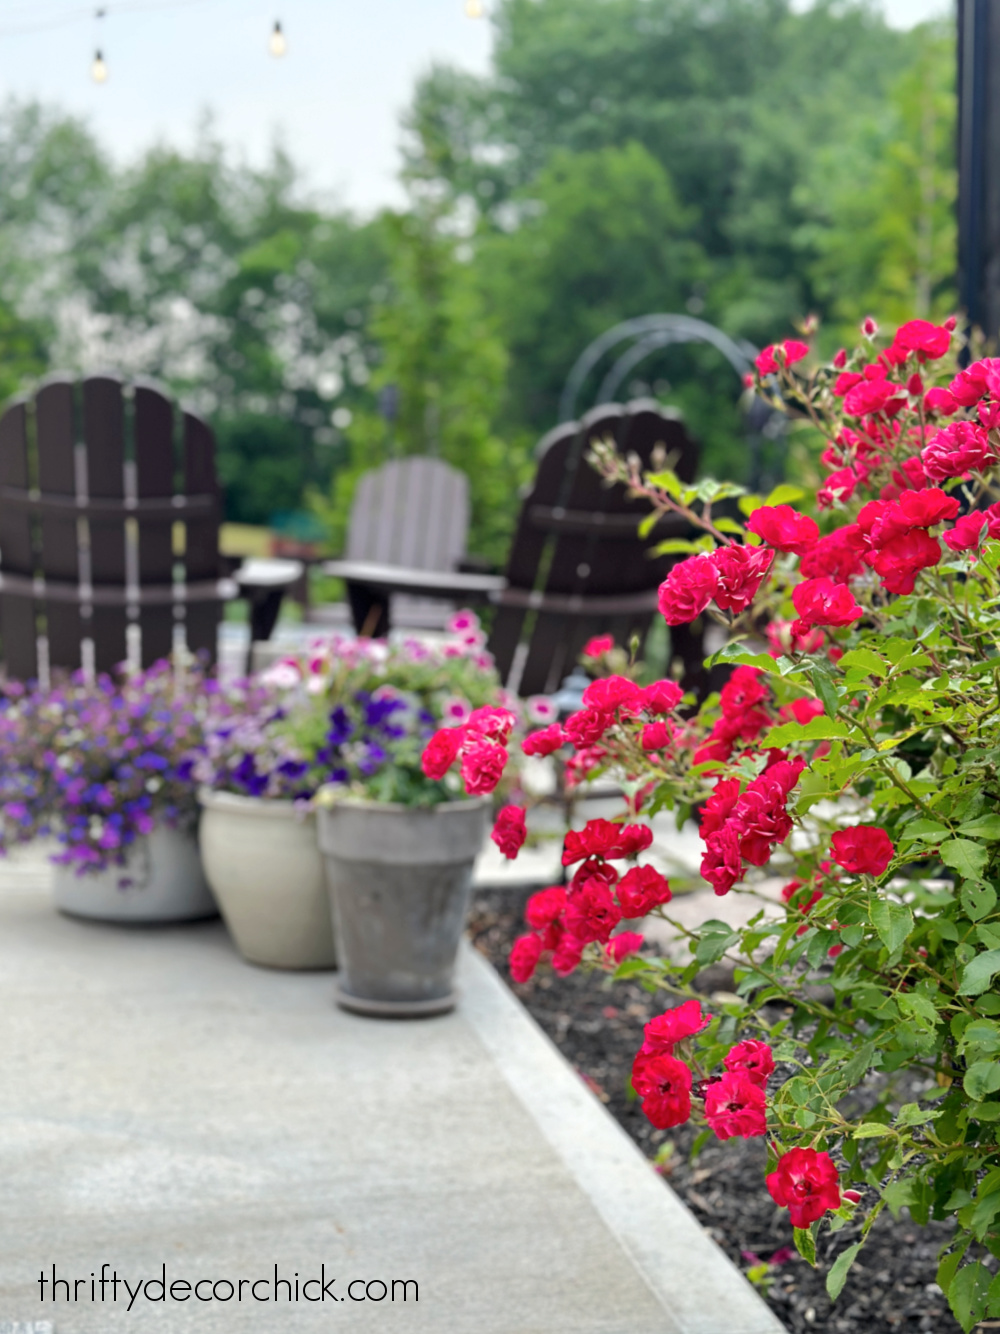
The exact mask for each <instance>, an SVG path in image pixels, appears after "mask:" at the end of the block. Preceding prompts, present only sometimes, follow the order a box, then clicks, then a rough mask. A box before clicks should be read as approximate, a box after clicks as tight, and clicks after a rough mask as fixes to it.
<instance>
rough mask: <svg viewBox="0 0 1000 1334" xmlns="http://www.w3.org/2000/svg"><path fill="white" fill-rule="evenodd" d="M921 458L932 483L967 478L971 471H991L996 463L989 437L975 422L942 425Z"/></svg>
mask: <svg viewBox="0 0 1000 1334" xmlns="http://www.w3.org/2000/svg"><path fill="white" fill-rule="evenodd" d="M920 458H921V460H922V462H923V465H924V468H925V469H926V471H927V476H928V477H929V478H930V479H931V481H932V482H943V481H945V479H946V478H949V477H965V476H967V475H968V474H969V473H970V472H988V471H989V469H990V468H992V466H993V464H994V463H995V462H996V454H995V453H994V450H993V446H992V445H991V444H990V441H989V434H988V433H987V431H985V430H984V429H983V427H982V426H977V425H976V423H975V422H952V423H951V425H950V426H942V428H941V430H940V431H938V432H937V433H936V434H935V435H934V436H932V437H931V441H930V443H929V444H928V445H927V446H926V447H925V448H924V449H923V451H922V452H921V455H920Z"/></svg>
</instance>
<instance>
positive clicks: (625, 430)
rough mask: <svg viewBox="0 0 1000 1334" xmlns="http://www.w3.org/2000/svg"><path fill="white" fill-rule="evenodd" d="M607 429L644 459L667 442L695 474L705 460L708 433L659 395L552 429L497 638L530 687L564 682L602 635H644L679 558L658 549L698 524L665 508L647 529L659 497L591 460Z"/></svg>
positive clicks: (527, 504) (623, 640)
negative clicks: (644, 495) (638, 495)
mask: <svg viewBox="0 0 1000 1334" xmlns="http://www.w3.org/2000/svg"><path fill="white" fill-rule="evenodd" d="M603 440H613V441H614V442H615V444H616V445H617V447H618V449H619V451H620V452H629V453H634V454H636V455H638V457H639V459H640V460H641V463H642V466H643V467H644V468H648V467H650V466H651V464H652V461H653V451H654V450H655V449H656V448H657V446H660V447H662V449H663V451H664V453H665V455H666V462H667V464H668V465H669V466H671V467H672V468H673V469H674V471H675V472H677V473H678V475H679V476H680V477H681V478H682V479H683V480H685V481H689V480H691V479H692V478H693V477H694V475H695V472H696V471H697V466H698V446H697V444H696V443H695V441H694V440H692V438H691V437H690V436H689V435H688V433H687V431H686V430H685V429H684V426H683V425H682V424H681V422H680V421H679V420H676V419H675V418H673V417H671V416H670V415H669V414H667V413H665V412H664V411H663V409H661V408H660V406H659V405H658V404H657V403H655V402H654V401H652V400H637V401H635V402H633V403H630V404H628V405H627V406H622V405H620V404H604V405H602V406H600V407H597V408H594V409H593V410H592V411H591V412H590V413H588V414H587V416H585V417H584V418H583V419H582V421H580V422H570V423H567V424H564V425H562V426H558V427H556V428H555V429H554V430H553V431H550V432H549V434H548V435H547V436H545V437H544V439H543V440H542V441H541V443H540V444H539V447H538V454H539V461H538V471H537V474H536V476H535V482H534V486H533V487H532V490H531V492H530V493H529V495H527V496H526V497H525V499H524V501H523V503H522V505H521V512H520V516H519V519H518V523H517V528H516V530H515V535H514V540H513V543H512V546H511V552H510V557H509V561H508V565H507V572H506V573H507V581H508V587H507V588H506V589H505V590H504V592H502V593H501V594H500V595H499V599H498V601H499V606H498V608H497V613H496V617H495V620H494V623H493V631H492V634H491V636H490V644H489V647H490V650H491V652H492V653H493V655H494V657H495V658H496V661H497V668H498V670H499V672H500V675H501V677H502V678H503V679H504V680H505V681H506V682H507V685H508V687H509V688H510V689H511V690H514V691H516V692H517V693H519V694H521V695H535V694H551V693H552V692H553V691H555V690H557V689H558V688H559V686H560V684H561V683H562V681H563V679H564V678H565V677H566V676H567V675H568V674H569V673H570V672H571V671H572V669H573V666H574V665H575V663H576V661H577V659H578V657H579V655H580V651H581V649H582V648H583V645H584V644H585V643H586V642H587V640H588V639H589V638H590V637H591V636H593V635H597V634H604V633H611V634H613V635H614V637H615V641H616V643H618V644H621V645H626V644H627V643H628V641H629V638H630V637H631V636H632V635H633V634H638V635H639V638H640V641H643V640H644V639H645V636H646V632H647V631H648V629H649V625H650V622H651V619H652V614H653V612H654V610H655V608H656V590H657V588H658V587H659V585H660V583H662V581H663V579H664V578H665V576H666V571H667V569H668V568H669V566H670V564H671V559H672V558H671V557H669V556H662V557H651V555H650V548H651V547H652V546H653V545H655V544H656V543H657V542H659V541H662V540H663V539H664V538H666V537H669V536H677V535H680V534H681V533H682V532H685V533H686V532H687V525H686V523H683V522H681V521H679V520H678V521H676V522H675V521H673V520H672V519H665V520H661V522H660V523H659V524H658V525H657V527H656V528H655V529H654V531H653V533H652V534H651V535H649V536H648V537H647V538H640V537H639V534H638V525H639V521H640V519H641V518H642V517H643V516H644V515H645V514H647V513H648V512H649V506H648V504H647V503H646V502H644V501H642V500H636V499H634V498H631V497H630V496H629V495H628V493H627V491H626V489H625V487H623V486H622V485H620V484H616V485H615V486H613V487H609V486H607V485H606V484H605V483H604V482H603V481H602V479H601V477H600V475H599V474H598V473H597V472H596V471H595V469H594V468H592V467H591V466H590V464H589V463H588V462H587V461H586V455H587V452H588V450H589V449H590V447H591V446H592V445H593V444H594V443H595V442H598V441H603ZM672 648H673V653H674V655H675V656H676V655H679V656H681V657H682V658H683V659H684V660H685V663H687V661H688V659H691V661H692V662H693V661H694V658H695V657H696V656H697V653H698V651H699V649H700V645H694V646H688V645H686V643H685V642H684V637H683V635H681V636H676V635H675V637H674V640H673V645H672ZM699 665H700V664H699Z"/></svg>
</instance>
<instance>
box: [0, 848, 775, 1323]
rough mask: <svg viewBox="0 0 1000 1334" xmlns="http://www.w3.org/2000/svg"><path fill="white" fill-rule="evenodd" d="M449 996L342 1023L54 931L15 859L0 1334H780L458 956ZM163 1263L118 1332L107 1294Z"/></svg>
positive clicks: (179, 936) (269, 975)
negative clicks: (429, 1011)
mask: <svg viewBox="0 0 1000 1334" xmlns="http://www.w3.org/2000/svg"><path fill="white" fill-rule="evenodd" d="M462 973H463V978H462V986H463V1002H462V1005H461V1007H460V1009H459V1010H458V1011H457V1012H456V1013H454V1014H452V1015H450V1016H447V1017H445V1018H442V1019H435V1020H429V1021H423V1022H409V1023H406V1022H397V1023H392V1022H382V1021H373V1020H367V1019H362V1018H357V1017H354V1016H350V1015H347V1014H344V1013H342V1012H340V1011H338V1010H336V1009H335V1008H334V1006H333V1004H332V1001H331V990H332V988H331V975H330V974H309V975H302V974H298V975H296V974H282V973H273V972H268V971H266V970H262V969H256V968H252V967H250V966H248V965H246V964H244V963H243V962H242V961H241V960H240V959H239V957H238V956H237V955H236V953H235V951H234V950H233V948H232V947H231V945H230V943H229V940H228V937H227V936H226V933H225V930H224V928H223V926H222V925H221V923H219V922H210V923H204V924H200V925H194V926H188V927H185V928H170V929H163V928H160V929H141V928H125V927H111V926H103V925H96V924H92V923H84V922H80V921H76V920H72V919H69V918H66V917H60V916H58V915H57V914H56V913H55V912H54V910H53V909H52V907H51V905H50V901H49V896H48V872H47V868H46V867H45V864H44V862H43V861H41V860H40V859H39V857H38V856H37V855H32V854H30V853H29V854H28V855H27V856H20V857H18V858H15V859H13V860H12V861H11V862H10V863H7V864H6V865H5V866H4V868H3V870H2V873H0V1013H2V1016H3V1018H2V1021H0V1053H2V1070H3V1075H4V1078H3V1083H2V1091H0V1170H2V1179H3V1182H4V1190H3V1196H4V1207H3V1217H2V1220H0V1254H2V1257H3V1260H2V1264H0V1329H5V1330H6V1329H10V1330H17V1331H18V1334H28V1331H31V1330H33V1329H37V1330H38V1331H39V1332H40V1331H42V1330H44V1331H45V1332H46V1334H49V1330H50V1329H51V1330H52V1331H53V1334H107V1331H109V1330H119V1329H121V1330H124V1329H128V1330H130V1331H132V1330H135V1331H139V1332H140V1334H141V1332H142V1331H146V1330H154V1329H156V1330H163V1331H170V1332H171V1334H172V1332H173V1331H178V1334H180V1332H183V1331H189V1330H191V1331H204V1334H215V1332H216V1331H219V1332H220V1334H221V1332H222V1331H242V1330H259V1331H269V1332H274V1331H277V1330H279V1329H280V1330H282V1331H289V1332H294V1331H311V1330H320V1329H329V1328H337V1329H343V1330H348V1331H353V1330H359V1331H360V1330H376V1329H377V1330H382V1329H386V1328H393V1329H396V1328H398V1329H405V1330H408V1331H414V1332H415V1334H416V1332H420V1334H423V1332H424V1331H427V1332H428V1334H429V1332H430V1331H434V1334H450V1332H451V1331H456V1332H458V1334H466V1331H468V1334H474V1332H475V1334H494V1332H495V1334H529V1332H531V1334H534V1332H535V1331H537V1332H538V1334H543V1332H544V1334H561V1332H563V1331H565V1334H571V1332H572V1334H591V1331H593V1334H597V1332H598V1331H601V1332H602V1334H637V1332H639V1331H641V1332H642V1334H780V1331H781V1328H782V1327H781V1326H780V1325H779V1324H778V1322H777V1321H776V1320H775V1318H774V1317H773V1316H772V1315H771V1314H770V1312H769V1311H768V1309H767V1308H766V1307H765V1306H764V1305H763V1303H762V1302H761V1301H760V1300H759V1299H758V1298H757V1296H756V1294H755V1293H754V1292H753V1291H752V1290H751V1288H750V1287H749V1286H748V1285H747V1284H746V1282H745V1281H744V1280H743V1278H742V1276H740V1275H739V1274H738V1273H737V1271H736V1270H735V1269H734V1268H733V1267H732V1266H731V1265H730V1264H729V1262H728V1261H727V1260H726V1259H725V1257H724V1256H723V1255H722V1253H721V1252H720V1251H719V1250H718V1249H717V1247H716V1246H715V1244H714V1242H712V1241H711V1240H710V1239H709V1238H708V1237H707V1236H706V1235H705V1234H704V1233H703V1232H702V1230H701V1229H700V1227H699V1226H698V1224H697V1223H696V1222H695V1221H694V1219H693V1218H692V1217H691V1216H690V1215H689V1214H688V1213H687V1211H686V1210H685V1209H684V1207H683V1206H682V1205H681V1204H680V1203H679V1202H678V1201H677V1199H676V1198H675V1196H674V1195H673V1194H672V1193H671V1192H670V1190H669V1189H668V1188H667V1187H666V1186H665V1185H664V1183H663V1182H662V1181H661V1179H660V1178H659V1177H657V1176H656V1175H655V1173H654V1172H653V1171H652V1170H651V1168H650V1167H649V1165H648V1164H647V1163H646V1162H645V1160H644V1159H643V1158H642V1156H641V1155H640V1154H639V1152H638V1151H637V1150H636V1149H635V1148H634V1146H633V1145H632V1143H631V1142H630V1141H629V1140H628V1139H627V1137H626V1136H625V1135H624V1134H623V1132H621V1131H620V1130H619V1128H618V1127H617V1125H616V1124H615V1123H614V1122H613V1121H612V1120H611V1118H610V1117H609V1116H608V1114H607V1113H606V1112H605V1111H604V1109H603V1107H601V1106H600V1104H599V1103H598V1102H597V1101H596V1100H595V1099H594V1098H593V1097H592V1096H591V1095H590V1093H589V1092H588V1091H587V1090H586V1089H585V1087H584V1086H583V1084H582V1082H581V1081H580V1080H579V1079H578V1077H577V1076H576V1075H575V1073H574V1072H573V1071H572V1070H571V1069H570V1068H569V1067H568V1066H567V1065H566V1064H565V1062H564V1061H563V1060H562V1058H561V1057H560V1056H559V1054H558V1053H557V1052H556V1051H555V1049H554V1048H553V1047H552V1046H551V1045H550V1044H549V1042H548V1040H547V1039H546V1038H545V1037H544V1036H543V1035H542V1034H541V1033H540V1031H539V1030H538V1029H537V1028H536V1027H535V1025H534V1024H533V1022H532V1021H531V1020H530V1019H529V1018H528V1017H527V1016H526V1015H525V1013H524V1011H523V1010H522V1009H521V1008H520V1006H519V1005H518V1004H517V1002H516V1001H514V1000H513V999H512V997H511V996H510V994H509V993H508V992H507V990H506V988H505V987H504V986H503V984H502V983H501V982H500V981H499V980H498V979H497V977H496V975H495V974H494V973H493V972H492V971H491V970H490V969H489V967H488V966H487V965H486V964H485V963H484V962H483V961H482V960H481V959H480V958H479V957H478V956H477V955H474V954H473V952H472V951H471V950H468V951H467V952H466V954H465V956H464V958H463V963H462ZM53 1265H54V1266H55V1276H56V1277H57V1278H58V1279H63V1278H66V1279H69V1280H70V1281H71V1282H70V1291H71V1292H72V1291H73V1283H72V1281H73V1280H83V1281H82V1282H80V1283H78V1284H77V1286H76V1295H77V1300H76V1301H72V1300H70V1301H67V1300H66V1299H65V1295H64V1291H63V1289H62V1288H61V1287H60V1290H59V1296H58V1298H57V1300H56V1301H55V1302H53V1301H52V1300H51V1295H52V1293H51V1278H52V1267H53ZM104 1265H107V1268H106V1269H105V1270H104V1271H103V1272H104V1275H105V1277H106V1278H107V1279H108V1280H109V1282H108V1284H107V1285H106V1288H105V1301H104V1302H103V1304H102V1302H101V1300H100V1293H101V1289H100V1286H99V1280H100V1278H101V1273H102V1266H104ZM164 1266H166V1288H167V1293H166V1300H165V1301H158V1300H150V1298H151V1297H152V1298H158V1297H159V1294H160V1289H159V1284H158V1283H157V1284H156V1285H155V1286H154V1287H152V1288H151V1289H149V1291H148V1292H146V1291H144V1292H142V1293H139V1292H137V1295H136V1299H135V1301H134V1303H133V1305H132V1309H131V1312H129V1311H128V1310H127V1306H128V1302H129V1297H128V1293H127V1292H126V1291H125V1290H124V1289H123V1287H122V1286H121V1280H122V1279H123V1278H124V1279H127V1280H128V1281H129V1284H130V1287H131V1289H132V1290H136V1289H135V1285H136V1282H137V1281H138V1280H140V1279H143V1280H145V1279H155V1280H159V1279H160V1278H161V1276H162V1273H163V1267H164ZM275 1267H277V1275H278V1277H279V1278H280V1279H287V1280H290V1281H291V1284H292V1285H293V1287H294V1284H295V1282H296V1278H297V1279H298V1283H299V1300H298V1301H297V1302H296V1301H294V1300H292V1301H291V1302H289V1301H288V1299H287V1297H286V1295H285V1294H286V1289H285V1288H284V1287H280V1286H279V1287H278V1288H277V1293H278V1303H277V1306H278V1309H275V1302H274V1300H273V1298H274V1294H275V1284H274V1279H275ZM114 1272H117V1275H118V1277H119V1286H118V1290H117V1291H118V1301H117V1304H115V1303H113V1302H112V1300H111V1292H112V1289H111V1285H110V1279H111V1276H112V1274H113V1273H114ZM321 1273H322V1275H323V1277H324V1279H325V1281H326V1282H327V1284H328V1285H329V1283H330V1280H331V1278H332V1279H334V1280H335V1281H334V1283H333V1285H332V1287H328V1293H327V1298H326V1301H317V1300H309V1299H308V1298H310V1297H312V1298H313V1299H315V1298H316V1297H317V1296H318V1295H319V1294H320V1292H321V1285H320V1284H314V1285H312V1286H310V1288H309V1289H308V1291H307V1290H306V1289H305V1287H304V1285H305V1284H306V1283H307V1281H308V1280H310V1279H313V1278H318V1277H319V1276H320V1275H321ZM43 1274H44V1276H45V1278H46V1279H47V1280H49V1282H47V1284H46V1286H45V1289H44V1295H45V1300H44V1301H42V1300H40V1295H41V1294H40V1286H39V1278H40V1276H41V1275H43ZM92 1274H93V1275H94V1276H95V1277H94V1283H95V1287H94V1295H95V1297H96V1300H93V1301H92V1300H91V1275H92ZM204 1279H209V1280H213V1281H215V1282H216V1285H217V1290H216V1299H215V1300H209V1301H204V1300H199V1299H198V1298H197V1297H196V1296H195V1294H194V1293H193V1292H191V1291H187V1292H186V1290H185V1288H184V1286H183V1284H184V1283H189V1284H191V1285H194V1284H195V1283H197V1282H198V1281H199V1280H204ZM241 1279H243V1280H249V1282H247V1283H244V1284H243V1285H242V1286H241V1285H240V1280H241ZM260 1280H264V1282H259V1284H258V1287H257V1289H256V1293H254V1291H253V1289H252V1288H251V1286H250V1283H252V1282H253V1281H260ZM354 1280H362V1282H361V1283H360V1284H359V1283H356V1282H354ZM394 1280H397V1281H400V1282H397V1285H396V1288H395V1294H394V1295H395V1300H393V1299H392V1297H393V1281H394ZM406 1280H413V1281H414V1282H413V1283H411V1284H410V1285H409V1287H407V1288H406V1289H405V1290H404V1288H403V1286H402V1281H406ZM172 1283H173V1284H175V1285H176V1286H175V1287H174V1300H171V1296H170V1289H171V1284H172ZM229 1284H232V1285H233V1287H234V1289H235V1292H236V1293H238V1294H239V1296H240V1297H241V1298H242V1300H238V1299H237V1298H236V1296H235V1295H234V1296H233V1297H232V1298H230V1299H229V1300H226V1297H227V1293H228V1285H229ZM382 1284H384V1285H385V1288H386V1293H387V1295H386V1297H385V1298H384V1299H383V1300H381V1301H380V1300H379V1297H380V1296H381V1294H382V1291H383V1289H382V1286H381V1285H382ZM366 1285H367V1286H366ZM209 1286H211V1285H209ZM199 1292H200V1294H201V1295H206V1294H208V1293H209V1288H207V1287H205V1286H202V1287H201V1288H200V1290H199ZM366 1292H367V1294H368V1299H367V1300H360V1298H362V1297H364V1295H365V1293H366ZM404 1293H405V1296H406V1300H405V1301H404V1300H403V1296H404ZM185 1295H186V1298H187V1299H186V1300H182V1298H184V1297H185ZM334 1296H335V1297H337V1298H338V1299H339V1300H338V1301H337V1302H336V1303H334V1302H333V1300H332V1299H333V1297H334ZM255 1297H256V1300H255V1299H254V1298H255ZM264 1298H268V1299H270V1300H262V1299H264ZM4 1321H8V1322H23V1323H12V1324H11V1325H9V1326H8V1325H4V1323H3V1322H4ZM30 1322H51V1325H48V1324H46V1323H39V1324H38V1325H33V1324H32V1323H30Z"/></svg>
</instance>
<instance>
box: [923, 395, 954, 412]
mask: <svg viewBox="0 0 1000 1334" xmlns="http://www.w3.org/2000/svg"><path fill="white" fill-rule="evenodd" d="M957 410H958V402H957V400H956V398H955V395H954V394H953V393H952V392H951V391H950V390H949V389H928V391H927V393H926V394H924V412H926V413H927V415H928V416H930V415H931V414H933V413H939V414H940V415H941V416H942V417H950V416H951V414H952V413H953V412H956V411H957Z"/></svg>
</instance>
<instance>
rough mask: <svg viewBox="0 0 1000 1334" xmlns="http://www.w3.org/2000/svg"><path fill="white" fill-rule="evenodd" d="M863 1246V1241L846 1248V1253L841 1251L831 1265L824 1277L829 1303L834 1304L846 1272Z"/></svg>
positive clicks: (841, 1289)
mask: <svg viewBox="0 0 1000 1334" xmlns="http://www.w3.org/2000/svg"><path fill="white" fill-rule="evenodd" d="M863 1245H864V1242H863V1241H856V1242H855V1243H854V1245H853V1246H848V1248H847V1250H846V1251H841V1252H840V1254H839V1255H838V1256H837V1258H836V1260H834V1262H833V1264H832V1265H831V1267H830V1272H829V1273H828V1274H827V1276H826V1291H827V1296H828V1297H829V1298H830V1300H831V1302H835V1301H836V1300H837V1298H838V1297H839V1296H840V1294H841V1293H842V1292H843V1290H844V1284H845V1283H846V1282H847V1275H848V1272H849V1270H850V1268H851V1265H852V1264H853V1263H854V1259H855V1256H856V1255H857V1253H858V1251H860V1250H861V1247H862V1246H863Z"/></svg>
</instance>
